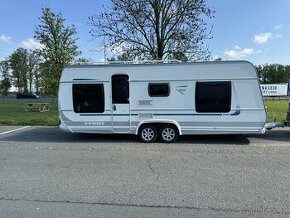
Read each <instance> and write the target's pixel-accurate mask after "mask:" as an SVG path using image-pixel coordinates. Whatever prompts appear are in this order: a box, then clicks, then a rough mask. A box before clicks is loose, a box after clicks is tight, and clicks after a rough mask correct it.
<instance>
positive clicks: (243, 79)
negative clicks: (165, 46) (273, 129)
mask: <svg viewBox="0 0 290 218" xmlns="http://www.w3.org/2000/svg"><path fill="white" fill-rule="evenodd" d="M59 114H60V119H61V124H60V129H62V130H66V131H69V132H76V133H123V134H139V136H140V138H141V140H143V141H145V142H152V141H155V139H156V138H157V135H159V137H160V139H161V140H162V141H164V142H172V141H175V140H176V139H177V136H178V135H188V134H248V133H264V125H265V121H266V113H265V108H264V103H263V99H262V95H261V91H260V87H259V81H258V78H257V73H256V70H255V68H254V67H253V65H252V64H251V63H249V62H246V61H228V62H205V63H158V64H156V63H155V64H100V65H71V66H68V67H66V68H65V69H64V71H63V73H62V76H61V81H60V89H59Z"/></svg>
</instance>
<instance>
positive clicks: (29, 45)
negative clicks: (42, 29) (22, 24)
mask: <svg viewBox="0 0 290 218" xmlns="http://www.w3.org/2000/svg"><path fill="white" fill-rule="evenodd" d="M20 46H22V47H23V48H26V49H32V50H34V49H39V48H41V47H42V45H41V44H40V43H39V42H37V41H35V40H34V39H32V38H28V39H26V40H23V41H21V42H20Z"/></svg>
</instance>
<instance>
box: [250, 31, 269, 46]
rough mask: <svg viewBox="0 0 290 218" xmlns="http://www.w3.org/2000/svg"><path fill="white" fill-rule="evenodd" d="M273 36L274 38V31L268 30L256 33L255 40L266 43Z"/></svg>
mask: <svg viewBox="0 0 290 218" xmlns="http://www.w3.org/2000/svg"><path fill="white" fill-rule="evenodd" d="M271 38H273V33H271V32H267V33H261V34H257V35H255V36H254V39H253V40H254V42H256V43H258V44H264V43H266V42H268V41H269V40H270V39H271Z"/></svg>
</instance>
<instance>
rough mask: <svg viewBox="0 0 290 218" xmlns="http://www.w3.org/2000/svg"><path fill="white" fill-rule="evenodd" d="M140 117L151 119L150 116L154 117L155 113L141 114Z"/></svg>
mask: <svg viewBox="0 0 290 218" xmlns="http://www.w3.org/2000/svg"><path fill="white" fill-rule="evenodd" d="M139 118H143V119H144V118H146V119H149V118H153V114H148V113H147V114H139Z"/></svg>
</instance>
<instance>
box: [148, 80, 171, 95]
mask: <svg viewBox="0 0 290 218" xmlns="http://www.w3.org/2000/svg"><path fill="white" fill-rule="evenodd" d="M148 93H149V96H150V97H168V96H169V84H168V83H149V85H148Z"/></svg>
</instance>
